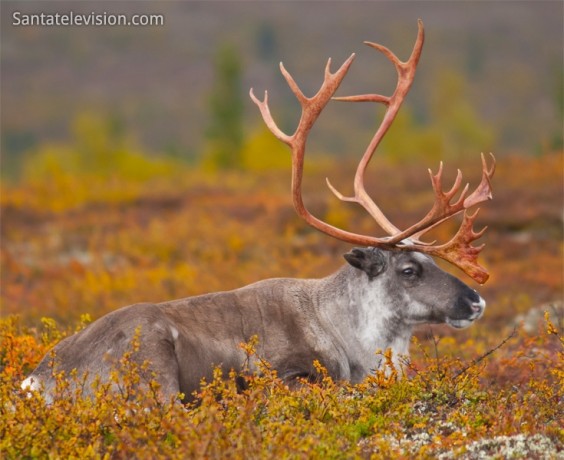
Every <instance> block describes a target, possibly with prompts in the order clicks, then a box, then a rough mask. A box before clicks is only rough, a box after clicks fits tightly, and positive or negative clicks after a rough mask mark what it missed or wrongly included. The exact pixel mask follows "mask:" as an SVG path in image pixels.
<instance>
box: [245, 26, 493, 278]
mask: <svg viewBox="0 0 564 460" xmlns="http://www.w3.org/2000/svg"><path fill="white" fill-rule="evenodd" d="M424 38H425V35H424V30H423V23H422V21H421V20H419V22H418V34H417V39H416V41H415V45H414V47H413V51H412V53H411V56H410V57H409V59H408V60H407V61H406V62H402V61H400V60H399V59H398V58H397V56H396V55H395V54H394V53H392V52H391V51H390V50H389V49H388V48H386V47H384V46H382V45H378V44H376V43H370V42H366V44H367V45H369V46H370V47H372V48H374V49H376V50H378V51H380V52H382V53H383V54H384V55H385V56H386V57H387V58H388V59H389V60H390V61H391V62H392V64H394V66H395V68H396V71H397V74H398V83H397V86H396V89H395V91H394V93H393V94H392V95H391V96H383V95H380V94H364V95H357V96H348V97H337V98H333V95H334V94H335V92H336V91H337V89H338V87H339V85H340V84H341V82H342V80H343V78H344V77H345V75H346V73H347V72H348V70H349V67H350V66H351V64H352V61H353V59H354V56H355V55H354V54H352V55H351V56H350V57H349V58H348V59H347V60H346V61H345V62H344V63H343V65H342V66H341V67H340V68H339V70H337V72H335V73H331V70H330V66H331V59H329V60H328V62H327V66H326V68H325V78H324V80H323V84H322V85H321V88H320V89H319V91H318V92H317V94H316V95H315V96H313V97H311V98H308V97H306V96H304V94H303V93H302V91H301V90H300V89H299V87H298V85H297V84H296V82H295V81H294V79H293V78H292V76H291V75H290V74H289V73H288V72H287V71H286V69H285V68H284V66H283V65H282V64H280V70H281V72H282V75H284V77H285V78H286V81H287V82H288V85H289V86H290V88H291V90H292V91H293V93H294V94H295V95H296V98H297V99H298V101H299V103H300V105H301V107H302V115H301V118H300V121H299V123H298V127H297V128H296V131H295V132H294V134H292V135H287V134H285V133H284V132H282V131H281V130H280V129H279V128H278V126H277V125H276V123H275V122H274V120H273V118H272V115H271V114H270V109H269V108H268V94H267V92H266V91H265V94H264V99H263V101H260V100H258V99H257V98H256V97H255V95H254V93H253V90H252V89H251V91H250V96H251V99H252V100H253V101H254V102H255V104H257V106H258V107H259V109H260V112H261V114H262V117H263V119H264V121H265V123H266V125H267V126H268V128H269V129H270V130H271V131H272V133H273V134H274V135H275V136H276V137H277V138H278V139H280V140H281V141H282V142H284V143H286V144H288V145H289V146H290V147H291V149H292V197H293V202H294V207H295V209H296V211H297V213H298V214H299V215H300V216H301V217H302V218H303V219H304V220H305V221H306V222H307V223H308V224H309V225H311V226H312V227H314V228H316V229H318V230H320V231H322V232H324V233H326V234H328V235H330V236H333V237H335V238H338V239H340V240H343V241H347V242H349V243H353V244H360V245H363V246H374V247H379V248H383V249H389V250H401V251H419V252H424V253H426V254H430V255H434V256H437V257H440V258H442V259H445V260H447V261H449V262H450V263H452V264H454V265H456V266H457V267H459V268H460V269H462V270H463V271H464V272H465V273H466V274H468V275H469V276H470V277H472V278H473V279H475V280H476V281H478V282H479V283H484V282H485V281H486V280H487V279H488V276H489V275H488V273H487V271H486V270H485V269H484V268H483V267H481V266H480V265H479V264H478V261H477V259H478V253H479V252H480V251H481V250H482V248H483V245H481V246H478V247H474V246H472V242H473V241H475V240H476V239H478V238H480V237H481V236H482V235H483V233H484V231H485V230H486V229H485V228H484V229H482V230H481V231H479V232H474V230H473V223H474V220H475V218H476V215H477V211H476V212H475V213H474V214H472V215H470V214H468V213H467V212H466V210H467V209H469V208H471V207H473V206H475V205H477V204H479V203H482V202H484V201H486V200H489V199H491V198H492V194H491V185H490V180H491V178H492V177H493V174H494V171H495V158H494V156H493V155H492V154H490V156H491V158H492V166H491V167H488V164H487V162H486V160H485V158H484V155H483V154H482V180H481V182H480V184H479V185H478V187H476V189H475V190H474V191H473V192H472V193H471V194H468V189H469V186H468V185H466V186H465V187H464V189H463V190H462V192H461V194H460V196H459V197H458V199H457V200H456V201H455V202H454V203H453V202H452V200H453V199H454V197H455V196H456V195H457V194H458V192H459V191H460V187H461V184H462V173H461V172H460V171H458V175H457V177H456V179H455V181H454V184H453V186H452V188H451V189H450V190H449V191H447V192H444V191H443V189H442V171H443V165H442V163H441V165H440V167H439V171H438V172H437V174H436V175H433V173H432V172H431V171H429V173H430V176H431V183H432V186H433V190H434V192H435V202H434V204H433V207H432V208H431V210H430V211H429V212H428V213H427V215H426V216H425V217H423V219H421V220H420V221H419V222H417V223H416V224H414V225H412V226H411V227H409V228H408V229H406V230H400V229H398V228H397V227H396V226H395V225H393V224H392V223H391V222H390V221H389V220H388V218H386V216H385V215H384V213H383V212H382V211H381V210H380V208H379V207H378V206H377V205H376V203H375V202H374V201H373V200H372V198H370V196H369V195H368V193H367V192H366V189H365V187H364V175H365V172H366V168H367V166H368V164H369V162H370V160H371V158H372V156H373V154H374V152H375V151H376V149H377V147H378V145H379V144H380V142H381V140H382V139H383V137H384V135H385V134H386V132H387V131H388V129H389V127H390V126H391V124H392V122H393V121H394V119H395V117H396V115H397V113H398V110H399V108H400V107H401V104H402V103H403V100H404V99H405V96H406V95H407V93H408V92H409V89H410V88H411V85H412V83H413V78H414V76H415V70H416V68H417V63H418V62H419V58H420V56H421V51H422V49H423V42H424ZM332 98H333V99H334V100H338V101H345V102H376V103H382V104H384V105H385V106H386V113H385V115H384V118H383V120H382V123H381V124H380V126H379V128H378V130H377V131H376V133H375V134H374V137H373V138H372V140H371V142H370V144H369V145H368V147H367V149H366V151H365V152H364V155H363V156H362V159H361V160H360V162H359V164H358V167H357V170H356V174H355V178H354V196H352V197H346V196H344V195H342V194H341V193H339V192H338V191H337V190H336V189H335V188H334V187H333V186H332V185H331V183H330V182H329V181H327V185H328V186H329V188H330V189H331V191H332V192H333V193H334V194H335V195H336V196H337V197H338V198H339V199H341V200H343V201H349V202H355V203H358V204H360V205H361V206H362V207H363V208H364V209H365V210H366V211H367V212H368V213H369V214H370V215H371V216H372V218H373V219H374V220H375V221H376V223H377V224H378V225H379V226H380V227H382V229H383V230H384V231H385V232H386V233H388V235H389V236H387V237H383V238H379V237H374V236H368V235H361V234H358V233H352V232H348V231H346V230H343V229H340V228H337V227H334V226H332V225H330V224H328V223H326V222H323V221H322V220H320V219H318V218H317V217H315V216H313V215H312V214H311V213H310V212H309V211H308V210H307V208H306V207H305V205H304V203H303V199H302V194H301V184H302V179H303V164H304V156H305V148H306V141H307V136H308V134H309V131H310V130H311V128H312V127H313V124H314V123H315V121H316V120H317V118H318V117H319V114H320V113H321V112H322V110H323V109H324V108H325V106H326V105H327V104H328V103H329V101H330V100H331V99H332ZM460 212H464V217H463V221H462V224H461V226H460V229H459V230H458V232H457V233H456V235H455V236H454V237H453V238H452V239H451V240H450V241H448V242H447V243H445V244H442V245H435V244H434V243H425V242H422V241H421V240H420V238H421V236H422V235H423V234H425V233H426V232H428V231H429V230H430V229H432V228H434V227H436V226H437V225H439V224H441V223H442V222H444V221H446V220H447V219H450V218H451V217H453V216H454V215H456V214H459V213H460Z"/></svg>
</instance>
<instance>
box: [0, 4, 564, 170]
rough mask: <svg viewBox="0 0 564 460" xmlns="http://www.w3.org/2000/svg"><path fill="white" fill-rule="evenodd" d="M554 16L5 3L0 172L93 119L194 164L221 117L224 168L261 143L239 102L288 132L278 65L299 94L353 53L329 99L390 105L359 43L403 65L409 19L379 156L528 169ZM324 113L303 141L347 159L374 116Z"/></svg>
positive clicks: (382, 65) (545, 105)
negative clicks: (401, 96)
mask: <svg viewBox="0 0 564 460" xmlns="http://www.w3.org/2000/svg"><path fill="white" fill-rule="evenodd" d="M562 9H563V5H562V2H558V1H546V2H544V1H536V2H518V1H509V2H481V1H476V2H473V1H458V2H457V1H451V2H431V1H422V2H420V1H419V2H409V1H408V2H347V1H334V2H315V1H312V2H282V1H280V2H276V1H275V2H270V1H269V2H243V1H231V2H166V1H165V2H130V1H128V2H119V1H111V2H104V3H103V4H100V3H99V2H88V1H86V2H67V3H65V2H60V1H57V2H49V1H41V2H33V1H32V2H9V1H7V2H4V1H3V2H2V120H1V134H2V166H3V168H2V169H3V174H4V177H13V176H14V175H17V173H18V172H20V171H21V165H22V162H24V161H25V160H26V157H27V156H28V155H30V154H33V152H36V151H37V150H38V149H40V148H41V147H42V146H45V145H46V144H48V143H67V142H69V141H72V140H73V139H74V140H76V137H80V136H85V135H86V133H85V132H84V131H87V130H89V129H90V130H94V129H96V127H97V124H99V123H103V122H102V121H101V120H105V122H104V123H106V124H107V125H108V126H107V127H106V129H108V130H111V132H112V135H113V136H116V137H117V136H124V137H129V138H132V139H134V140H135V141H136V142H137V143H138V144H139V146H142V147H143V149H144V150H146V151H147V152H149V153H151V154H153V155H154V154H158V155H174V156H177V157H179V158H182V159H183V160H185V161H194V162H197V161H200V160H201V158H202V156H203V155H205V154H206V152H207V153H209V150H210V149H213V148H212V147H211V146H210V143H211V142H212V141H213V140H214V136H215V137H217V136H219V134H218V133H217V132H216V131H218V130H219V131H221V129H220V128H218V127H217V126H215V124H214V123H215V122H217V117H218V111H219V109H218V108H217V105H219V104H231V105H232V106H233V107H234V110H232V113H231V117H233V118H237V117H240V119H239V120H237V123H235V121H234V120H233V119H231V120H228V123H230V125H229V126H225V125H224V126H223V129H224V130H225V131H228V130H230V129H231V130H235V131H237V130H240V132H238V133H236V136H234V134H233V133H232V134H231V135H232V136H234V137H233V139H232V141H233V142H234V144H233V145H232V147H231V150H232V153H231V155H232V156H233V158H232V159H231V161H234V162H235V161H237V159H236V157H237V155H240V152H237V150H238V149H239V150H240V149H241V148H242V147H243V146H244V144H245V142H246V141H248V140H249V139H252V138H253V136H254V137H256V136H257V135H258V134H259V133H260V132H261V130H263V128H262V122H261V120H260V118H259V116H258V115H257V114H258V112H257V110H256V108H255V107H254V105H253V104H252V103H251V101H250V100H249V98H248V97H247V93H248V90H249V88H251V87H254V88H255V90H256V92H257V94H262V92H263V91H264V90H265V89H268V90H269V93H270V96H271V107H272V110H273V112H274V113H275V115H276V116H277V118H278V119H280V120H281V121H280V123H281V125H282V126H284V127H285V128H286V129H288V130H290V129H292V128H293V126H294V124H295V122H296V118H297V116H298V107H297V104H296V103H295V99H294V97H293V95H292V94H291V93H290V92H289V90H288V89H287V86H286V83H285V81H284V80H283V78H282V77H281V76H280V73H279V70H278V63H279V62H280V61H283V62H284V64H285V66H286V67H287V68H288V70H289V71H290V72H291V73H292V74H293V75H294V76H295V78H296V79H297V81H298V82H299V83H300V84H301V85H302V87H303V88H304V91H305V92H306V94H309V95H312V94H313V93H314V92H315V91H316V90H317V88H318V85H319V84H320V82H321V79H322V75H323V74H322V72H323V67H324V65H325V61H326V60H327V58H328V57H332V58H333V68H334V69H336V68H337V66H338V65H340V63H342V62H343V61H344V59H346V58H347V57H348V56H349V55H350V53H352V52H355V53H357V59H356V62H355V64H354V65H353V67H352V69H351V71H350V74H349V75H348V76H347V79H346V81H345V84H344V86H343V88H342V90H341V92H340V94H350V93H351V92H352V93H355V92H381V93H384V94H389V93H390V92H391V91H392V89H393V87H394V85H395V72H394V69H393V67H392V66H391V65H390V64H389V63H388V62H387V61H386V60H385V58H384V57H383V56H380V55H378V54H377V53H376V52H375V51H373V50H371V49H369V48H368V47H365V46H363V45H362V42H363V41H365V40H368V41H376V42H379V43H382V44H385V45H386V46H388V47H390V48H391V49H392V50H394V51H395V52H396V53H397V54H398V56H399V57H400V58H402V59H406V58H407V57H408V56H409V53H410V51H411V47H412V45H413V43H414V40H415V37H416V33H417V18H421V19H422V20H423V21H424V24H425V27H426V32H427V38H426V45H425V48H424V52H423V58H422V60H421V63H420V65H419V69H418V73H417V78H416V79H415V84H414V87H413V89H412V91H411V94H410V96H409V97H408V98H407V100H406V103H405V106H404V107H405V108H404V109H403V110H402V113H401V120H398V122H397V123H396V128H397V129H396V130H394V131H393V133H391V134H395V136H393V135H390V136H389V139H388V141H387V145H386V146H385V147H386V148H385V149H384V150H385V151H386V154H387V155H390V156H394V155H395V156H400V157H401V156H409V157H410V158H413V157H414V156H419V155H428V156H435V157H445V156H455V157H456V156H458V155H463V154H469V153H475V152H480V151H494V152H496V153H497V155H501V156H503V155H505V154H507V153H512V152H513V153H514V152H520V153H526V154H532V155H538V154H541V153H543V152H546V151H549V150H553V149H555V148H561V146H562V100H563V98H562V88H563V84H562V13H563V11H562ZM14 11H20V12H21V13H41V12H45V13H49V12H53V13H57V12H58V13H66V12H70V11H73V12H75V13H82V14H90V13H92V12H95V13H98V14H100V13H108V14H127V15H132V14H162V15H163V16H164V19H165V23H164V26H145V27H142V26H138V27H110V26H106V27H103V26H99V27H93V26H91V27H88V26H84V27H62V26H58V27H57V26H54V27H23V26H14V25H12V23H13V18H12V15H13V12H14ZM222 79H223V84H224V85H227V87H224V88H222V87H221V83H222ZM229 85H231V86H229ZM222 91H223V93H222ZM335 106H336V107H331V110H328V111H327V113H326V114H324V117H323V119H322V120H321V121H322V123H320V125H319V127H318V129H316V133H315V134H316V137H315V139H316V141H317V142H318V144H317V145H318V146H319V149H320V150H322V151H323V152H328V153H334V154H343V153H345V151H346V150H348V149H350V150H351V151H353V152H358V151H361V149H362V147H363V145H364V143H365V142H366V141H365V139H366V135H368V136H369V135H370V133H371V132H372V130H373V127H374V123H375V122H376V117H375V115H374V112H375V109H374V106H370V105H366V106H363V107H360V106H356V107H351V106H350V105H348V104H346V105H345V104H340V105H339V104H336V105H335ZM343 111H346V112H345V115H343ZM223 116H224V117H228V118H229V114H223ZM214 117H215V119H214ZM233 124H235V125H236V126H231V125H233ZM398 125H401V126H398ZM98 129H101V127H98ZM408 135H409V136H408ZM225 161H228V160H225Z"/></svg>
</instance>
